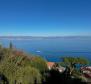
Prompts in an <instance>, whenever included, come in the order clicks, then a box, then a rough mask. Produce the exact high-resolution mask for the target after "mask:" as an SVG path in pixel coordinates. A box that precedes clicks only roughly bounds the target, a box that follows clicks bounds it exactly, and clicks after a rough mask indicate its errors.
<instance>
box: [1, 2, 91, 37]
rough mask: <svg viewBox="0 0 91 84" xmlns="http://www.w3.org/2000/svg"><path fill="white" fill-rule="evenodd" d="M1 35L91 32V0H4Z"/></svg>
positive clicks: (51, 34)
mask: <svg viewBox="0 0 91 84" xmlns="http://www.w3.org/2000/svg"><path fill="white" fill-rule="evenodd" d="M0 35H2V36H3V35H4V36H6V35H9V36H10V35H13V36H14V35H15V36H18V35H23V36H26V35H28V36H29V35H30V36H79V35H90V36H91V0H0Z"/></svg>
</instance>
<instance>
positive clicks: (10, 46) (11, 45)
mask: <svg viewBox="0 0 91 84" xmlns="http://www.w3.org/2000/svg"><path fill="white" fill-rule="evenodd" d="M9 48H10V49H11V50H12V49H13V44H12V42H10V44H9Z"/></svg>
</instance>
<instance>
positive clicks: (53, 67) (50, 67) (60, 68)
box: [47, 62, 65, 73]
mask: <svg viewBox="0 0 91 84" xmlns="http://www.w3.org/2000/svg"><path fill="white" fill-rule="evenodd" d="M47 66H48V69H49V70H51V69H55V70H58V71H59V72H60V73H62V72H64V71H65V67H62V66H60V65H58V64H56V63H55V62H47Z"/></svg>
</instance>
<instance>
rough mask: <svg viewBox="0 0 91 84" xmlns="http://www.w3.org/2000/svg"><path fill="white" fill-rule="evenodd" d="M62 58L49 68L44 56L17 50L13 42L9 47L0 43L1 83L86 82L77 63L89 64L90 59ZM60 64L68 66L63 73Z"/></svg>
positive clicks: (62, 83) (81, 83)
mask: <svg viewBox="0 0 91 84" xmlns="http://www.w3.org/2000/svg"><path fill="white" fill-rule="evenodd" d="M61 59H62V62H60V63H56V64H55V66H54V68H53V69H51V70H48V66H47V61H46V60H44V59H43V58H41V57H39V56H32V55H29V54H26V53H24V52H22V51H19V50H16V49H15V48H13V45H12V43H10V45H9V48H4V47H2V45H0V84H52V83H53V84H76V83H80V84H86V83H84V82H82V80H84V79H83V78H82V73H81V72H80V69H78V68H77V65H78V64H79V65H80V67H81V66H82V65H87V64H89V62H88V60H86V59H84V58H80V57H79V58H75V57H63V58H61ZM59 65H61V66H64V67H65V68H66V69H65V71H64V72H63V73H60V72H59V71H58V70H57V69H56V67H58V66H59ZM72 77H74V78H72Z"/></svg>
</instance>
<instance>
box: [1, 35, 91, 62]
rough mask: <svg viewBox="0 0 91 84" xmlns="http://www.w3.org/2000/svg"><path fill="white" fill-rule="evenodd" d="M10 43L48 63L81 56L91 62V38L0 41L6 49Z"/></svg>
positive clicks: (2, 39)
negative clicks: (66, 57) (64, 57)
mask: <svg viewBox="0 0 91 84" xmlns="http://www.w3.org/2000/svg"><path fill="white" fill-rule="evenodd" d="M10 42H12V44H13V46H14V47H15V48H16V49H19V50H22V51H24V52H26V53H28V54H32V55H36V56H41V57H43V58H44V59H45V60H47V61H52V62H60V60H61V57H63V56H72V57H80V56H81V57H85V58H86V59H88V60H90V61H91V37H59V38H56V37H55V38H28V39H26V38H24V39H21V38H20V39H19V38H18V39H17V38H15V39H14V38H12V39H10V38H1V39H0V44H2V45H3V46H4V47H9V43H10Z"/></svg>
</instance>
